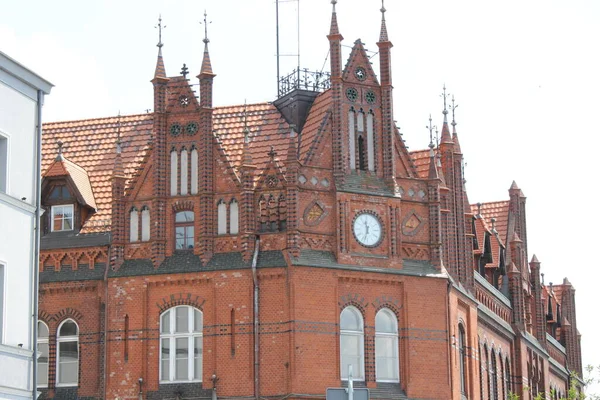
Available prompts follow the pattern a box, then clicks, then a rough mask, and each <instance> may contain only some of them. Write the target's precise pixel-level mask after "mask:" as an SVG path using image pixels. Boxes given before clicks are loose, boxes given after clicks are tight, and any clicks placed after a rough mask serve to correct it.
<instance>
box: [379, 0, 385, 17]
mask: <svg viewBox="0 0 600 400" xmlns="http://www.w3.org/2000/svg"><path fill="white" fill-rule="evenodd" d="M383 2H384V0H381V10H380V11H381V14H382V17H383V19H385V12H386V11H387V10H386V9H385V5H384V4H383Z"/></svg>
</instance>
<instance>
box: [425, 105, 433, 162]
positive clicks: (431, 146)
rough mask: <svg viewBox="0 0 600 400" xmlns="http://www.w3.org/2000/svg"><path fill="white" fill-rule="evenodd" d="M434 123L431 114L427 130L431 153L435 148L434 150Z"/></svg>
mask: <svg viewBox="0 0 600 400" xmlns="http://www.w3.org/2000/svg"><path fill="white" fill-rule="evenodd" d="M432 121H433V120H432V119H431V114H429V126H426V127H425V128H427V129H429V148H430V149H431V150H430V153H431V152H433V148H434V145H433V129H434V128H435V127H434V126H433V125H432Z"/></svg>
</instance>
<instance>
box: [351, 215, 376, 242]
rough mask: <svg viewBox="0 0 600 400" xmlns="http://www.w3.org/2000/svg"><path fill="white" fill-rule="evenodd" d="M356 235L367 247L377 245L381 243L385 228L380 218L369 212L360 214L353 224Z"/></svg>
mask: <svg viewBox="0 0 600 400" xmlns="http://www.w3.org/2000/svg"><path fill="white" fill-rule="evenodd" d="M352 231H353V232H354V237H355V238H356V240H357V241H358V243H360V244H361V245H363V246H365V247H375V246H377V245H379V243H381V239H382V238H383V229H382V227H381V222H380V221H379V218H377V217H376V216H375V215H373V214H370V213H368V212H363V213H360V214H358V215H357V216H356V217H355V218H354V223H353V224H352Z"/></svg>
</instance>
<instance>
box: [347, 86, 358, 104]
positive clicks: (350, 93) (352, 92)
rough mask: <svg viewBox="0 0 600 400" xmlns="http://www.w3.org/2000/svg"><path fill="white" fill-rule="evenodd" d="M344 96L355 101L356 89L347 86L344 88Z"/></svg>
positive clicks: (356, 96)
mask: <svg viewBox="0 0 600 400" xmlns="http://www.w3.org/2000/svg"><path fill="white" fill-rule="evenodd" d="M346 97H347V98H348V100H350V101H356V99H357V98H358V90H356V89H354V88H348V89H347V90H346Z"/></svg>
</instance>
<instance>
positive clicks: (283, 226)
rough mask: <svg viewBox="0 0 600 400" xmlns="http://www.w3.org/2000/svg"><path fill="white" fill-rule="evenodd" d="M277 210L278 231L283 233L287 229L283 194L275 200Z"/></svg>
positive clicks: (285, 203)
mask: <svg viewBox="0 0 600 400" xmlns="http://www.w3.org/2000/svg"><path fill="white" fill-rule="evenodd" d="M277 208H278V213H279V230H280V231H285V230H286V229H287V202H286V201H285V196H284V195H283V194H281V195H280V196H279V199H278V200H277Z"/></svg>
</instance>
